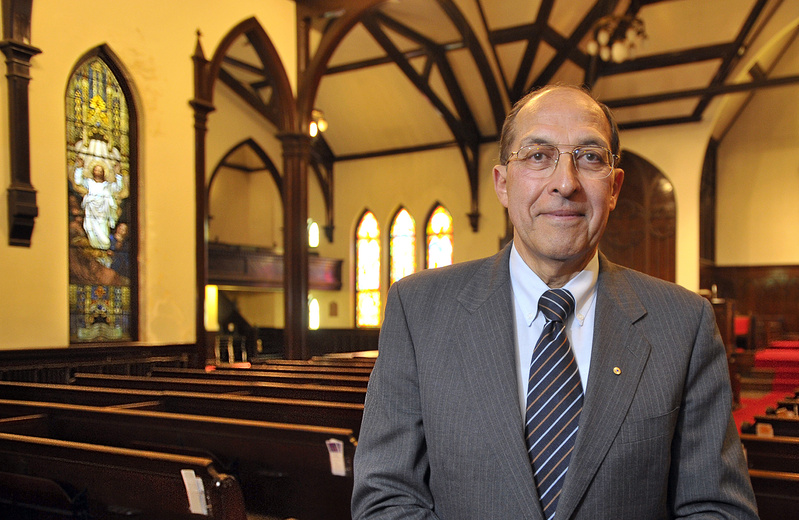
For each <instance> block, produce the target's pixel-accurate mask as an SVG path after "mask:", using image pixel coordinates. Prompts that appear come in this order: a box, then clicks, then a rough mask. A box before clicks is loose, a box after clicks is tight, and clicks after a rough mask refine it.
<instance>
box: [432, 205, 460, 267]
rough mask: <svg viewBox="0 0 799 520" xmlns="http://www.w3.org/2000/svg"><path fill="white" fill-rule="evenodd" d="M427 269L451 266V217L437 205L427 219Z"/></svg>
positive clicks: (443, 208) (444, 209)
mask: <svg viewBox="0 0 799 520" xmlns="http://www.w3.org/2000/svg"><path fill="white" fill-rule="evenodd" d="M425 231H426V238H427V255H426V256H427V268H428V269H434V268H436V267H443V266H445V265H451V264H452V259H453V235H452V215H450V213H449V211H447V209H446V208H445V207H444V206H442V205H441V204H438V205H437V206H436V207H435V208H434V209H433V211H432V213H430V218H429V219H427V227H426V229H425Z"/></svg>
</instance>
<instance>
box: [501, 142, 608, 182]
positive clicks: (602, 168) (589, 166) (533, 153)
mask: <svg viewBox="0 0 799 520" xmlns="http://www.w3.org/2000/svg"><path fill="white" fill-rule="evenodd" d="M558 146H569V145H564V144H562V145H553V144H531V145H528V146H522V147H521V148H519V150H518V151H516V152H513V153H512V154H510V156H509V157H508V160H507V161H506V162H505V164H508V163H509V162H511V161H514V160H515V161H519V165H520V166H521V167H522V168H524V169H525V170H526V171H527V172H528V173H529V174H530V175H532V176H534V177H537V178H540V179H543V178H546V177H549V176H550V175H552V172H554V171H555V168H557V166H558V160H559V159H560V156H561V155H563V154H568V155H571V156H572V164H573V165H574V168H575V170H577V173H579V174H580V175H582V176H583V177H586V178H589V179H604V178H605V177H607V176H608V175H610V172H612V171H613V167H614V166H615V165H616V161H617V160H618V159H619V156H618V155H615V154H613V153H612V152H611V151H610V150H608V149H607V148H604V147H602V146H577V147H575V148H574V149H573V150H571V151H569V152H561V151H560V149H559V148H558Z"/></svg>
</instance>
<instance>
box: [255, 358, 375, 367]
mask: <svg viewBox="0 0 799 520" xmlns="http://www.w3.org/2000/svg"><path fill="white" fill-rule="evenodd" d="M375 360H376V358H337V357H316V358H312V359H260V360H258V361H253V366H256V365H264V366H294V367H303V366H318V367H359V368H369V369H371V368H374V366H375Z"/></svg>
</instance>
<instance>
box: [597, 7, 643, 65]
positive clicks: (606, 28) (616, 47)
mask: <svg viewBox="0 0 799 520" xmlns="http://www.w3.org/2000/svg"><path fill="white" fill-rule="evenodd" d="M591 32H592V36H591V39H590V40H589V41H588V44H587V45H586V52H588V54H589V55H591V56H597V55H599V58H600V59H601V60H602V61H613V62H614V63H621V62H623V61H625V60H627V59H630V58H632V57H633V55H634V54H635V50H636V49H637V48H639V47H640V46H641V44H642V43H643V41H644V40H645V39H646V28H645V27H644V21H643V20H642V19H640V18H638V17H637V16H633V15H630V14H625V15H616V14H611V15H608V16H603V17H602V18H600V19H599V20H597V21H596V23H595V24H594V27H593V29H592V31H591Z"/></svg>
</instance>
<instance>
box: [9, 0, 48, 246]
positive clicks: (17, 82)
mask: <svg viewBox="0 0 799 520" xmlns="http://www.w3.org/2000/svg"><path fill="white" fill-rule="evenodd" d="M3 11H4V16H5V15H6V14H8V13H7V12H6V11H7V8H6V5H5V2H4V9H3ZM9 23H10V22H9ZM4 32H5V34H6V36H8V33H9V32H12V33H13V32H14V31H10V30H9V29H8V28H6V30H5V31H4ZM17 32H19V31H17ZM0 50H2V51H3V54H5V56H6V77H7V78H8V137H9V148H10V150H9V158H10V167H11V185H10V186H9V187H8V244H9V245H11V246H22V247H30V245H31V236H32V235H33V227H34V219H35V218H36V217H37V216H38V215H39V208H38V207H37V205H36V190H35V189H34V188H33V185H32V184H31V172H30V121H29V108H28V107H29V102H28V83H29V82H30V79H31V78H30V74H29V71H30V62H31V58H32V57H33V56H36V55H37V54H39V53H40V52H42V51H41V50H39V49H37V48H36V47H33V46H31V45H28V44H27V43H23V42H21V41H16V40H4V41H2V42H0Z"/></svg>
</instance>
